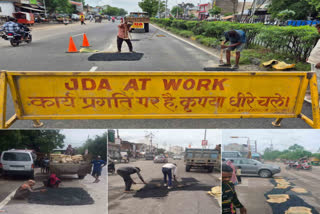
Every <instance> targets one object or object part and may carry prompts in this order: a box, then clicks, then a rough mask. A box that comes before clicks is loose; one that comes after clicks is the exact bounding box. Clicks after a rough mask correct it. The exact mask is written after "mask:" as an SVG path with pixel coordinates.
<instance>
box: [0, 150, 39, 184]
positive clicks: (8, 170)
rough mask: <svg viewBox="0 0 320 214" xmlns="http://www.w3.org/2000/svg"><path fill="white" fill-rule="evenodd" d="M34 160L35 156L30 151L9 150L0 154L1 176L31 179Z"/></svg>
mask: <svg viewBox="0 0 320 214" xmlns="http://www.w3.org/2000/svg"><path fill="white" fill-rule="evenodd" d="M36 158H37V156H36V154H34V153H33V151H31V150H15V149H11V150H8V151H4V152H2V154H1V159H0V163H1V166H2V174H3V176H7V175H23V176H28V177H29V178H31V179H33V178H34V160H35V159H36Z"/></svg>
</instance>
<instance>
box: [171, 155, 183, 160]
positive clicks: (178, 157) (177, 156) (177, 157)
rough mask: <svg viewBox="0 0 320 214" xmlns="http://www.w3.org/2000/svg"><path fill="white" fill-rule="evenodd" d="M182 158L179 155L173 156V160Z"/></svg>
mask: <svg viewBox="0 0 320 214" xmlns="http://www.w3.org/2000/svg"><path fill="white" fill-rule="evenodd" d="M181 159H182V157H181V156H180V155H174V156H173V160H181Z"/></svg>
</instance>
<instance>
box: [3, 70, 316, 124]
mask: <svg viewBox="0 0 320 214" xmlns="http://www.w3.org/2000/svg"><path fill="white" fill-rule="evenodd" d="M0 74H1V75H2V81H0V86H1V85H2V86H3V85H5V81H8V82H9V85H10V89H11V94H12V97H13V101H14V104H15V112H16V116H15V117H12V118H11V119H10V121H9V122H7V124H6V125H5V126H9V125H10V123H13V122H14V121H15V120H16V119H30V120H39V119H125V118H127V119H129V118H132V119H160V118H172V119H173V118H279V119H278V120H277V122H276V123H279V124H280V121H281V118H294V117H301V118H302V119H303V120H305V121H306V122H307V123H308V124H309V125H311V126H312V127H319V105H318V104H317V103H318V94H317V93H316V92H315V91H317V84H310V88H311V93H312V103H313V105H312V109H313V120H314V121H312V120H311V119H309V118H307V117H306V116H304V115H302V114H301V110H302V106H303V102H304V96H305V92H306V89H307V87H308V84H309V82H310V81H311V82H313V83H314V82H315V83H316V76H315V75H313V74H312V73H306V72H304V73H303V72H258V73H253V72H215V73H209V72H95V73H92V72H76V73H75V72H6V75H5V76H4V72H2V73H0ZM0 77H1V76H0ZM6 78H7V79H8V80H6ZM3 96H4V95H3ZM1 100H2V101H1ZM5 103H6V102H5V98H2V97H0V107H1V108H4V109H5ZM0 115H1V114H0ZM4 117H5V115H3V118H2V122H1V123H2V127H3V126H4V125H3V121H4ZM0 119H1V117H0ZM37 123H38V122H37ZM276 125H277V124H276Z"/></svg>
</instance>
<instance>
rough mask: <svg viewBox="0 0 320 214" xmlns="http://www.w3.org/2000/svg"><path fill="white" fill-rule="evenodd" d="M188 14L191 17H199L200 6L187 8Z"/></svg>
mask: <svg viewBox="0 0 320 214" xmlns="http://www.w3.org/2000/svg"><path fill="white" fill-rule="evenodd" d="M187 14H188V16H189V17H192V16H194V17H196V18H197V17H199V6H195V7H190V8H187Z"/></svg>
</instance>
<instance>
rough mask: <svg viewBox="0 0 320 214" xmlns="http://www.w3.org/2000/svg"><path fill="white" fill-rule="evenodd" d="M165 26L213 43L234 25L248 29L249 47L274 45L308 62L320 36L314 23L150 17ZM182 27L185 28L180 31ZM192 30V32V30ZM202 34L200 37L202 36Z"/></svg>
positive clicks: (178, 32)
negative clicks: (239, 21) (292, 24)
mask: <svg viewBox="0 0 320 214" xmlns="http://www.w3.org/2000/svg"><path fill="white" fill-rule="evenodd" d="M151 20H152V21H153V22H155V23H158V24H161V25H163V26H164V27H165V28H168V27H171V30H173V28H175V29H178V30H179V31H177V34H179V35H182V36H184V37H191V36H193V35H194V36H195V37H196V39H197V40H198V41H199V42H201V43H202V44H205V45H207V46H210V45H211V44H212V43H215V44H217V41H218V42H219V40H220V39H221V38H223V37H224V32H226V31H228V30H231V29H241V30H243V31H245V33H246V37H247V46H248V47H251V48H252V47H260V48H261V47H262V48H267V49H271V50H272V51H273V52H275V53H278V54H279V55H281V54H282V55H286V57H290V58H292V57H293V58H294V59H295V60H296V61H302V62H305V60H306V58H307V57H308V56H309V54H310V52H311V50H312V48H313V47H314V45H315V44H316V42H317V40H318V39H319V35H318V33H317V31H316V29H315V28H314V27H310V26H302V27H291V26H285V27H280V26H265V25H263V24H244V23H233V22H205V21H185V20H177V19H155V18H153V19H151ZM181 30H182V31H181ZM191 32H192V33H191ZM199 36H201V37H199Z"/></svg>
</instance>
